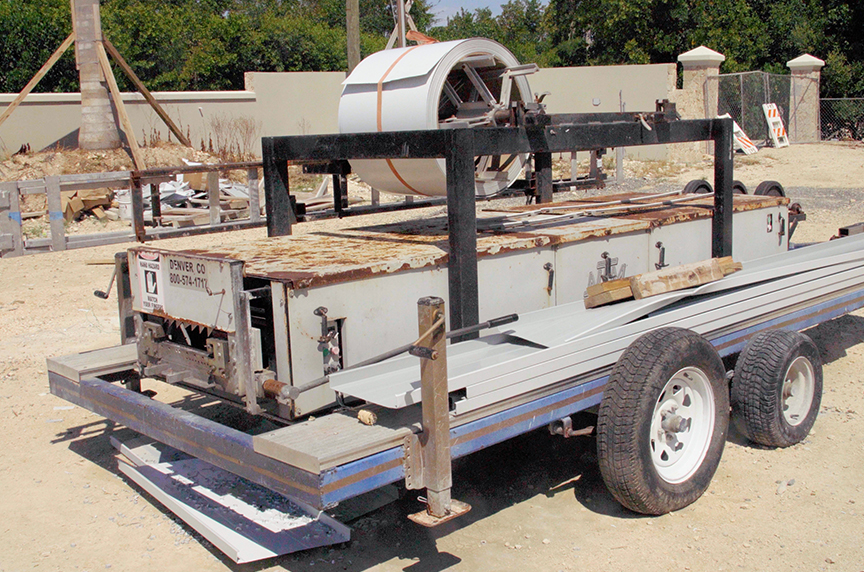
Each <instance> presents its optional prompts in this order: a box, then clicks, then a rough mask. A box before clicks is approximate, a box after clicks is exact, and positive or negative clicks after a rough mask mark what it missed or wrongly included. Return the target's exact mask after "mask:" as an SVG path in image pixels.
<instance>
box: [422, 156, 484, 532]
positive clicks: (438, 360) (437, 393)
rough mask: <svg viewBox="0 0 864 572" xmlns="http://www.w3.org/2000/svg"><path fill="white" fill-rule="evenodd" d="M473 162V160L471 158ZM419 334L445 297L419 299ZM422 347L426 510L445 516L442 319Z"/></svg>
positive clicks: (447, 477) (439, 314) (446, 414)
mask: <svg viewBox="0 0 864 572" xmlns="http://www.w3.org/2000/svg"><path fill="white" fill-rule="evenodd" d="M472 163H473V161H472ZM417 317H418V320H419V323H420V335H421V336H422V335H423V334H424V333H425V332H427V331H428V330H429V328H431V327H432V326H433V325H434V324H435V322H437V321H438V320H440V319H441V318H443V317H444V300H442V299H441V298H437V297H433V296H430V297H428V298H421V299H420V300H418V301H417ZM418 345H419V346H420V347H424V348H428V349H429V350H431V352H432V353H431V355H432V357H431V359H427V358H421V359H420V396H421V399H422V400H423V401H422V407H423V433H422V434H421V435H420V444H421V445H422V447H423V471H424V473H425V474H424V476H423V482H424V484H425V485H426V500H427V512H428V513H429V514H430V515H431V516H433V517H435V518H443V517H445V516H447V514H448V513H449V512H450V500H451V499H450V487H452V486H453V477H452V474H451V471H450V409H449V406H448V395H447V394H448V391H447V389H448V386H447V355H446V354H447V337H446V328H445V327H444V323H443V322H442V323H441V325H440V326H438V327H437V328H435V330H433V331H432V333H431V334H430V335H429V336H427V337H426V339H424V340H420V342H419V343H418Z"/></svg>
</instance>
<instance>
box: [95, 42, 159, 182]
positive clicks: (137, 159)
mask: <svg viewBox="0 0 864 572" xmlns="http://www.w3.org/2000/svg"><path fill="white" fill-rule="evenodd" d="M96 52H97V53H98V55H99V65H101V66H102V73H103V74H105V79H106V80H107V81H108V89H109V90H110V91H111V97H112V98H113V99H114V105H115V106H117V115H119V116H120V125H121V126H122V127H123V131H125V132H126V141H127V142H128V143H129V150H130V151H132V162H133V163H135V168H136V169H138V170H139V171H140V170H142V169H146V168H147V165H146V163H144V156H143V155H142V154H141V149H140V148H139V147H138V141H136V140H135V133H134V132H133V130H132V122H131V121H130V120H129V115H128V114H127V113H126V106H125V105H124V104H123V97H122V95H121V94H120V89H119V88H118V87H117V80H116V78H115V77H114V72H112V71H111V64H110V63H108V54H106V53H105V46H103V45H102V42H96Z"/></svg>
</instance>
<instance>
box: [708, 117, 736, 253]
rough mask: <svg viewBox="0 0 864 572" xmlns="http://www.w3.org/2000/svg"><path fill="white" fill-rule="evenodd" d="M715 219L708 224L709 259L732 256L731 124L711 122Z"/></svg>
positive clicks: (730, 122) (725, 120)
mask: <svg viewBox="0 0 864 572" xmlns="http://www.w3.org/2000/svg"><path fill="white" fill-rule="evenodd" d="M711 140H712V141H713V142H714V218H713V219H712V223H711V256H713V257H715V258H719V257H722V256H732V212H733V207H732V178H733V177H732V169H733V166H732V120H731V119H728V118H726V119H713V120H712V121H711Z"/></svg>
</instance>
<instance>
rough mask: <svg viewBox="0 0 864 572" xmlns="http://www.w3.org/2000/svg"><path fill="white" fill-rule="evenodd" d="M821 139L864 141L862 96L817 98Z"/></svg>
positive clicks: (863, 104)
mask: <svg viewBox="0 0 864 572" xmlns="http://www.w3.org/2000/svg"><path fill="white" fill-rule="evenodd" d="M819 113H820V115H821V119H822V121H821V131H822V140H823V141H852V140H857V141H864V97H845V98H823V99H821V100H819Z"/></svg>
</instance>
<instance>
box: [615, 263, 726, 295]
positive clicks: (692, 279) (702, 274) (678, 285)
mask: <svg viewBox="0 0 864 572" xmlns="http://www.w3.org/2000/svg"><path fill="white" fill-rule="evenodd" d="M723 276H724V274H723V269H722V268H721V267H720V263H719V262H718V261H717V259H716V258H712V259H711V260H704V261H702V262H691V263H690V264H681V265H680V266H672V267H670V268H664V269H662V270H656V271H654V272H646V273H644V274H639V275H638V276H633V277H632V278H630V289H631V290H632V291H633V297H634V298H636V299H637V300H641V299H642V298H648V297H649V296H656V295H658V294H664V293H666V292H672V291H675V290H682V289H684V288H692V287H694V286H700V285H702V284H707V283H708V282H714V281H715V280H720V279H721V278H723Z"/></svg>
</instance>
